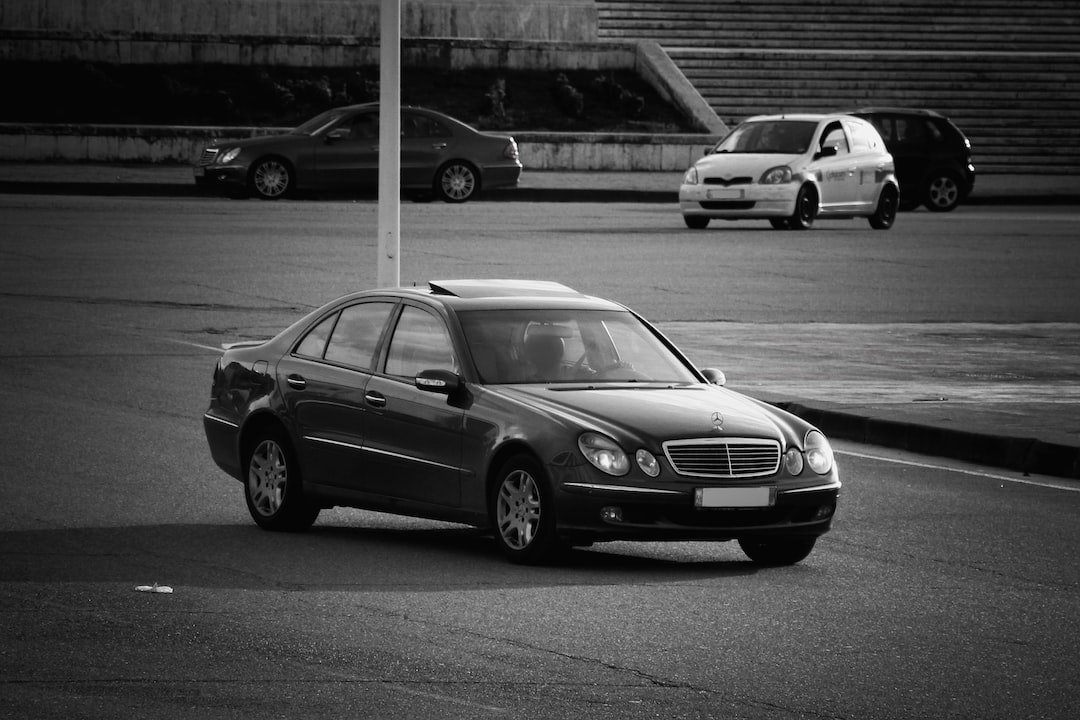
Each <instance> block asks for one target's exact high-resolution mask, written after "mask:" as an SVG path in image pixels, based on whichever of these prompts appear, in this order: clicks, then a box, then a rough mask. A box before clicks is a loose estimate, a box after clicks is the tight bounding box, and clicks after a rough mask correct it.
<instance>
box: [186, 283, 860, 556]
mask: <svg viewBox="0 0 1080 720" xmlns="http://www.w3.org/2000/svg"><path fill="white" fill-rule="evenodd" d="M723 384H724V376H723V373H722V372H720V371H719V370H716V369H703V370H699V369H697V368H695V367H694V366H693V365H692V364H691V363H690V361H689V360H688V359H687V358H686V357H685V356H684V355H683V354H682V353H681V352H680V351H679V350H678V349H677V348H676V347H675V346H674V345H673V344H672V343H671V342H670V341H669V340H668V339H667V338H665V337H664V335H663V334H662V333H660V332H659V331H658V330H657V329H656V328H654V327H653V326H652V325H650V324H649V323H648V322H647V321H646V320H645V319H644V318H642V317H641V316H640V315H638V314H637V313H635V312H634V311H632V310H630V309H629V308H627V307H625V306H623V305H620V304H618V303H615V302H611V301H608V300H604V299H600V298H596V297H592V296H588V295H585V294H582V293H580V292H577V291H575V290H573V289H571V288H569V287H566V286H565V285H562V284H559V283H554V282H547V281H526V280H447V281H433V282H431V283H430V284H429V286H428V287H426V288H418V287H407V288H395V289H382V290H370V291H364V292H357V293H353V294H350V295H346V296H344V297H341V298H338V299H336V300H334V301H332V302H330V303H328V304H326V305H324V306H323V307H321V308H319V309H318V310H316V311H314V312H312V313H311V314H309V315H307V316H306V317H304V318H302V319H300V320H298V321H297V322H296V323H294V324H293V325H292V326H290V327H289V328H287V329H285V330H284V331H282V332H281V333H280V334H278V335H277V336H276V337H274V338H273V339H270V340H268V341H265V342H262V341H259V342H241V343H235V344H231V345H227V346H225V350H224V354H223V355H222V356H221V358H220V360H219V361H218V363H217V365H216V367H215V368H214V373H213V382H212V386H211V391H210V406H209V408H208V409H207V411H206V413H205V414H204V418H203V425H204V429H205V432H206V438H207V441H208V442H209V446H210V452H211V455H212V456H213V459H214V461H215V462H216V463H217V465H218V466H219V467H221V468H222V469H223V470H224V471H225V472H226V473H228V474H229V475H231V476H232V477H234V478H236V479H237V480H239V481H240V482H241V483H242V484H243V488H244V495H245V498H246V502H247V507H248V510H249V511H250V513H251V516H252V518H253V519H254V520H255V522H256V523H257V524H258V525H260V526H261V527H263V528H266V529H270V530H303V529H307V528H308V527H310V526H311V525H312V523H314V522H315V520H316V518H317V516H318V515H319V512H320V510H321V509H322V508H329V507H334V506H348V507H357V508H365V509H369V510H376V511H383V512H390V513H397V514H402V515H412V516H418V517H425V518H432V519H439V520H446V521H452V522H459V523H464V524H469V525H473V526H477V527H480V528H484V529H486V530H488V531H490V532H491V533H492V534H493V535H494V538H495V541H496V543H497V545H498V546H499V548H500V549H501V550H502V552H503V553H504V554H505V555H506V556H507V557H508V558H509V559H510V560H512V561H514V562H519V563H542V562H550V561H552V560H553V559H556V558H557V557H558V556H559V554H560V553H561V552H563V551H564V550H566V549H567V548H569V547H572V546H575V545H589V544H591V543H593V542H599V541H605V540H634V539H637V540H687V539H698V540H717V541H726V540H736V541H738V543H739V545H740V546H741V548H742V549H743V551H744V552H745V553H746V555H747V556H749V558H750V559H751V560H752V561H754V562H756V563H758V564H762V565H785V564H791V563H796V562H799V561H800V560H803V559H804V558H805V557H807V555H809V553H810V552H811V550H812V549H813V547H814V544H815V542H816V541H817V538H818V537H819V536H820V535H822V534H823V533H825V532H827V531H828V530H829V528H830V525H831V523H832V519H833V515H834V513H835V511H836V503H837V496H838V493H839V490H840V480H839V477H838V472H837V467H836V461H835V460H834V457H833V452H832V449H831V447H830V445H829V442H828V440H826V438H825V436H824V435H823V434H822V433H821V432H820V431H818V430H817V429H815V428H814V427H812V426H810V425H809V424H807V423H806V422H804V421H803V420H801V419H799V418H797V417H795V416H794V415H791V414H788V413H787V412H784V411H782V410H780V409H778V408H775V407H773V406H771V405H768V404H767V403H764V402H761V401H758V400H755V399H753V398H750V397H748V396H745V395H741V394H739V393H737V392H734V391H732V390H729V389H727V388H725V387H723Z"/></svg>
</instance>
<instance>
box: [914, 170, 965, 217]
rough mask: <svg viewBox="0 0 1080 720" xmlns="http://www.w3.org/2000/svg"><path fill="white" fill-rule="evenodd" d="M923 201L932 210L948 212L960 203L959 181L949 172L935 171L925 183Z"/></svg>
mask: <svg viewBox="0 0 1080 720" xmlns="http://www.w3.org/2000/svg"><path fill="white" fill-rule="evenodd" d="M923 202H924V203H925V204H926V208H927V209H928V210H931V211H933V212H950V211H951V210H954V209H955V208H956V206H957V205H959V204H960V183H959V181H958V180H957V179H956V176H955V175H953V174H952V173H951V172H936V173H934V174H933V175H931V176H930V179H929V180H928V181H927V183H926V191H925V197H924V198H923Z"/></svg>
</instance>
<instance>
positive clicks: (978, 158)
mask: <svg viewBox="0 0 1080 720" xmlns="http://www.w3.org/2000/svg"><path fill="white" fill-rule="evenodd" d="M597 5H598V10H599V36H600V38H601V39H619V40H629V39H649V40H655V41H657V42H659V43H660V44H661V45H662V46H663V47H664V49H665V50H666V51H667V52H668V54H669V55H670V56H671V58H672V60H673V61H674V62H675V63H676V65H677V66H678V67H679V68H680V69H681V70H682V72H683V73H684V74H685V75H686V77H687V78H688V79H689V80H690V81H691V82H692V83H693V84H694V86H695V87H696V88H697V89H698V91H699V92H700V93H701V95H702V96H703V97H704V98H705V100H706V101H707V102H708V103H709V104H710V105H711V106H712V107H713V109H714V110H715V111H716V113H717V115H719V116H720V118H721V119H723V120H724V122H726V123H729V124H732V123H736V122H738V121H740V120H742V119H743V118H745V117H747V116H749V115H756V114H761V113H771V112H795V111H827V110H835V109H839V108H848V107H855V106H864V105H894V106H908V107H926V108H931V109H934V110H938V111H940V112H943V113H945V114H947V115H949V116H950V117H952V119H953V120H954V121H955V122H956V123H957V125H959V126H960V127H961V129H963V130H964V132H965V133H967V135H968V137H969V138H970V139H971V143H972V150H973V154H974V156H975V164H976V168H977V169H978V171H979V172H981V173H998V172H1018V173H1019V172H1022V173H1068V174H1080V80H1078V78H1080V2H1075V1H1074V0H1031V1H1030V2H1024V3H1019V2H1015V0H954V2H952V3H951V4H948V5H945V4H943V3H940V2H936V1H932V0H893V1H892V3H891V4H890V5H888V6H878V5H871V4H866V3H863V2H861V0H804V1H803V2H792V1H791V0H652V1H651V2H645V1H632V0H625V1H624V0H599V1H598V2H597Z"/></svg>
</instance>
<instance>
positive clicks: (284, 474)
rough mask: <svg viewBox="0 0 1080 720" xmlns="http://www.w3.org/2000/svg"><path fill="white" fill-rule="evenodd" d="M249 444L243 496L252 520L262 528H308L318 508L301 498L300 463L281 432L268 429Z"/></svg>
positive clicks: (313, 520) (295, 529)
mask: <svg viewBox="0 0 1080 720" xmlns="http://www.w3.org/2000/svg"><path fill="white" fill-rule="evenodd" d="M250 447H251V452H250V453H249V454H248V455H247V463H246V466H247V475H246V477H245V479H244V498H245V500H246V501H247V508H248V512H249V513H251V517H252V519H253V520H254V521H255V523H256V524H257V525H258V526H259V527H261V528H263V529H265V530H285V531H299V530H307V529H308V528H309V527H311V525H312V523H314V522H315V519H316V518H317V517H318V516H319V510H320V508H319V506H318V505H316V504H314V503H312V502H311V501H310V500H309V499H307V498H306V497H304V484H303V479H302V478H301V476H300V463H299V462H298V461H297V459H296V453H294V452H293V449H292V445H291V444H290V443H289V440H288V438H287V437H286V436H285V433H284V431H283V430H281V429H280V428H268V429H266V430H264V431H262V432H261V433H260V434H259V436H258V437H256V438H255V440H254V442H252V444H251V446H250Z"/></svg>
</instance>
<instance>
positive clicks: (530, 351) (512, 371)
mask: <svg viewBox="0 0 1080 720" xmlns="http://www.w3.org/2000/svg"><path fill="white" fill-rule="evenodd" d="M459 317H460V319H461V326H462V329H463V330H464V332H465V338H466V341H467V342H468V344H469V350H470V352H471V354H472V357H473V360H474V361H475V362H476V367H477V370H478V371H479V373H480V378H481V381H482V382H485V383H492V384H502V383H553V382H558V383H589V384H592V383H597V382H659V383H667V384H671V383H695V382H699V380H698V379H697V378H696V377H695V376H694V374H693V372H692V371H691V370H690V369H689V368H688V367H686V365H684V364H683V363H682V362H681V361H680V360H679V358H678V357H677V356H676V355H674V354H673V353H672V352H671V351H670V350H669V349H668V348H667V346H666V345H664V343H663V342H662V341H661V340H660V339H659V338H658V337H657V336H656V335H655V334H653V333H652V332H651V331H650V330H649V328H648V327H647V326H646V325H644V324H643V323H642V322H641V321H639V320H638V319H637V318H636V317H634V315H633V314H631V313H629V312H620V311H616V310H561V309H559V310H556V309H542V310H525V309H515V310H473V311H465V312H461V313H459Z"/></svg>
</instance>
